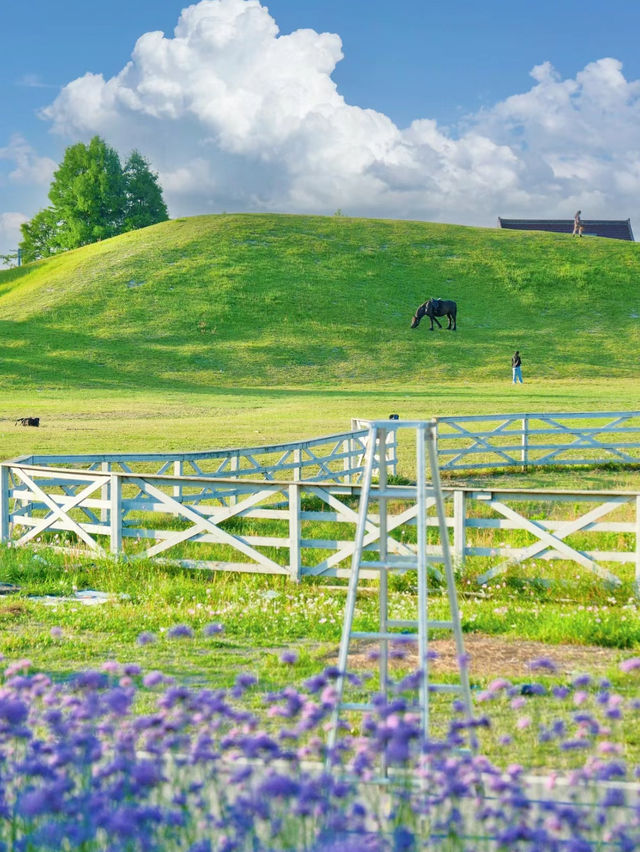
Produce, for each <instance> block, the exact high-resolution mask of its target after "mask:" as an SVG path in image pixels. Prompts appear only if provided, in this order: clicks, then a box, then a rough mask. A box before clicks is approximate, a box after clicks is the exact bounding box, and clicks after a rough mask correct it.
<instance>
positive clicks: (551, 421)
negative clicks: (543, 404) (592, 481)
mask: <svg viewBox="0 0 640 852" xmlns="http://www.w3.org/2000/svg"><path fill="white" fill-rule="evenodd" d="M437 423H438V458H439V459H440V469H441V470H473V469H478V468H488V467H492V468H495V467H529V466H542V465H594V464H607V463H613V464H640V411H592V412H578V413H575V412H571V413H563V414H493V415H477V416H476V415H474V416H464V417H438V418H437Z"/></svg>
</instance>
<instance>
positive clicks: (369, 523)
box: [328, 420, 476, 771]
mask: <svg viewBox="0 0 640 852" xmlns="http://www.w3.org/2000/svg"><path fill="white" fill-rule="evenodd" d="M399 429H415V433H416V450H415V451H416V465H415V467H416V471H415V472H416V482H415V485H411V486H404V485H403V486H396V485H389V484H388V481H387V479H388V477H387V467H386V464H385V461H384V460H385V451H386V445H387V436H388V434H389V432H390V431H391V430H394V431H397V430H399ZM376 457H377V458H378V460H379V464H378V471H379V475H378V478H379V481H378V483H377V484H374V483H373V482H372V479H373V472H374V469H375V459H376ZM427 460H428V472H429V473H430V482H428V481H427ZM390 501H394V502H395V503H396V504H397V503H398V501H402V504H405V505H406V503H409V504H410V507H409V509H406V508H405V509H404V510H403V512H402V513H401V514H402V518H403V521H407V520H412V519H413V518H415V524H416V528H417V533H416V538H417V542H416V545H415V548H410V547H408V546H407V545H404V544H401V543H399V542H398V541H397V540H395V539H392V538H390V537H389V531H390V529H394V528H396V529H397V527H398V515H395V516H394V515H390V514H388V504H389V502H390ZM372 503H374V504H375V503H377V504H378V506H379V512H378V518H377V524H376V518H375V515H373V514H372V513H371V511H370V506H371V504H372ZM411 504H412V505H411ZM433 506H435V508H436V515H437V520H436V519H434V518H431V519H429V520H431V522H432V523H431V525H432V526H433V525H434V524H433V521H434V520H435V521H436V524H437V528H438V532H439V540H440V541H439V545H440V548H441V551H442V555H441V561H442V567H443V569H444V570H443V574H444V579H445V581H446V588H447V594H448V601H449V613H450V617H449V618H448V619H446V620H434V619H430V618H429V595H428V575H429V569H431V570H433V565H432V562H433V561H434V560H433V558H432V557H430V555H429V553H428V547H427V527H428V518H427V513H428V510H429V509H430V508H431V507H433ZM376 540H377V550H378V557H379V558H378V559H374V560H368V559H367V560H363V553H364V552H365V550H368V551H369V552H370V550H371V547H370V546H371V544H372V543H373V542H375V541H376ZM371 569H374V570H375V571H376V573H378V574H379V629H378V630H377V631H372V632H364V631H354V629H353V622H354V615H355V608H356V598H357V594H358V584H359V580H360V573H361V570H366V571H367V572H371ZM407 570H415V571H416V573H417V586H418V589H417V592H418V593H417V602H416V603H417V618H416V619H412V620H404V619H394V618H391V617H390V612H389V573H390V572H394V571H400V572H405V571H407ZM436 629H438V630H451V631H452V633H453V638H454V641H455V647H456V655H457V659H458V666H459V682H457V683H442V682H441V683H438V682H435V681H434V680H433V679H432V678H431V673H430V655H429V632H430V631H433V630H436ZM353 640H364V641H366V642H368V643H369V642H373V643H379V684H380V692H381V693H382V695H383V696H384V698H385V699H386V700H388V697H389V688H390V685H389V646H390V644H392V643H394V642H407V641H411V642H415V643H417V648H418V673H419V692H418V704H419V708H418V709H419V713H420V722H421V725H420V727H421V734H422V737H423V739H424V740H425V741H426V740H427V739H428V738H429V733H430V732H429V697H430V695H432V694H434V693H439V692H440V693H452V694H454V695H457V696H458V697H459V699H460V700H461V701H462V703H463V707H464V711H463V712H464V716H465V718H466V720H467V721H470V720H471V719H472V715H473V712H472V702H471V690H470V685H469V676H468V671H467V665H466V657H465V652H464V642H463V638H462V627H461V620H460V611H459V609H458V601H457V593H456V587H455V579H454V574H453V565H452V561H451V552H450V547H449V538H448V533H447V520H446V515H445V509H444V502H443V496H442V490H441V487H440V475H439V469H438V462H437V453H436V423H435V421H424V420H419V421H406V420H405V421H402V420H395V421H394V420H380V421H371V422H370V425H369V439H368V445H367V455H366V460H365V469H364V474H363V480H362V490H361V493H360V505H359V511H358V522H357V528H356V540H355V549H354V552H353V558H352V563H351V575H350V579H349V587H348V592H347V601H346V605H345V613H344V621H343V627H342V638H341V641H340V651H339V657H338V669H339V675H338V678H337V680H336V691H337V700H336V706H335V709H334V711H333V715H332V719H331V724H330V728H329V738H328V752H329V758H330V756H331V754H332V753H333V750H334V747H335V745H336V743H337V740H338V730H339V728H340V723H341V714H342V713H343V712H347V711H349V712H350V711H362V712H365V713H366V712H372V711H373V710H374V706H373V704H371V703H367V702H364V703H360V702H350V701H346V700H345V695H344V692H345V684H346V681H347V677H348V674H349V672H348V662H349V653H350V648H351V643H352V641H353ZM469 744H470V746H471V748H475V746H476V741H475V735H474V732H473V728H472V727H469ZM383 771H384V769H383Z"/></svg>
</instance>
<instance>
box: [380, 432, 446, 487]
mask: <svg viewBox="0 0 640 852" xmlns="http://www.w3.org/2000/svg"><path fill="white" fill-rule="evenodd" d="M387 445H388V450H387V453H390V454H391V475H392V476H397V475H398V430H397V429H390V430H389V432H387ZM436 446H437V445H436Z"/></svg>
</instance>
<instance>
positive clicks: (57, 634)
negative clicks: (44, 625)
mask: <svg viewBox="0 0 640 852" xmlns="http://www.w3.org/2000/svg"><path fill="white" fill-rule="evenodd" d="M62 635H63V634H62V627H52V628H51V630H50V631H49V636H51V638H52V639H62Z"/></svg>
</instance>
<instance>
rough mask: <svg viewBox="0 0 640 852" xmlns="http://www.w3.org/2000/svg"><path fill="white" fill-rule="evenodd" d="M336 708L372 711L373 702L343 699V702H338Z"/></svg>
mask: <svg viewBox="0 0 640 852" xmlns="http://www.w3.org/2000/svg"><path fill="white" fill-rule="evenodd" d="M338 710H339V711H340V710H362V711H363V712H364V711H365V710H370V711H371V712H373V711H374V710H375V707H374V706H373V704H358V703H357V702H356V701H352V702H346V701H345V702H344V703H343V704H340V706H339V708H338Z"/></svg>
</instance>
